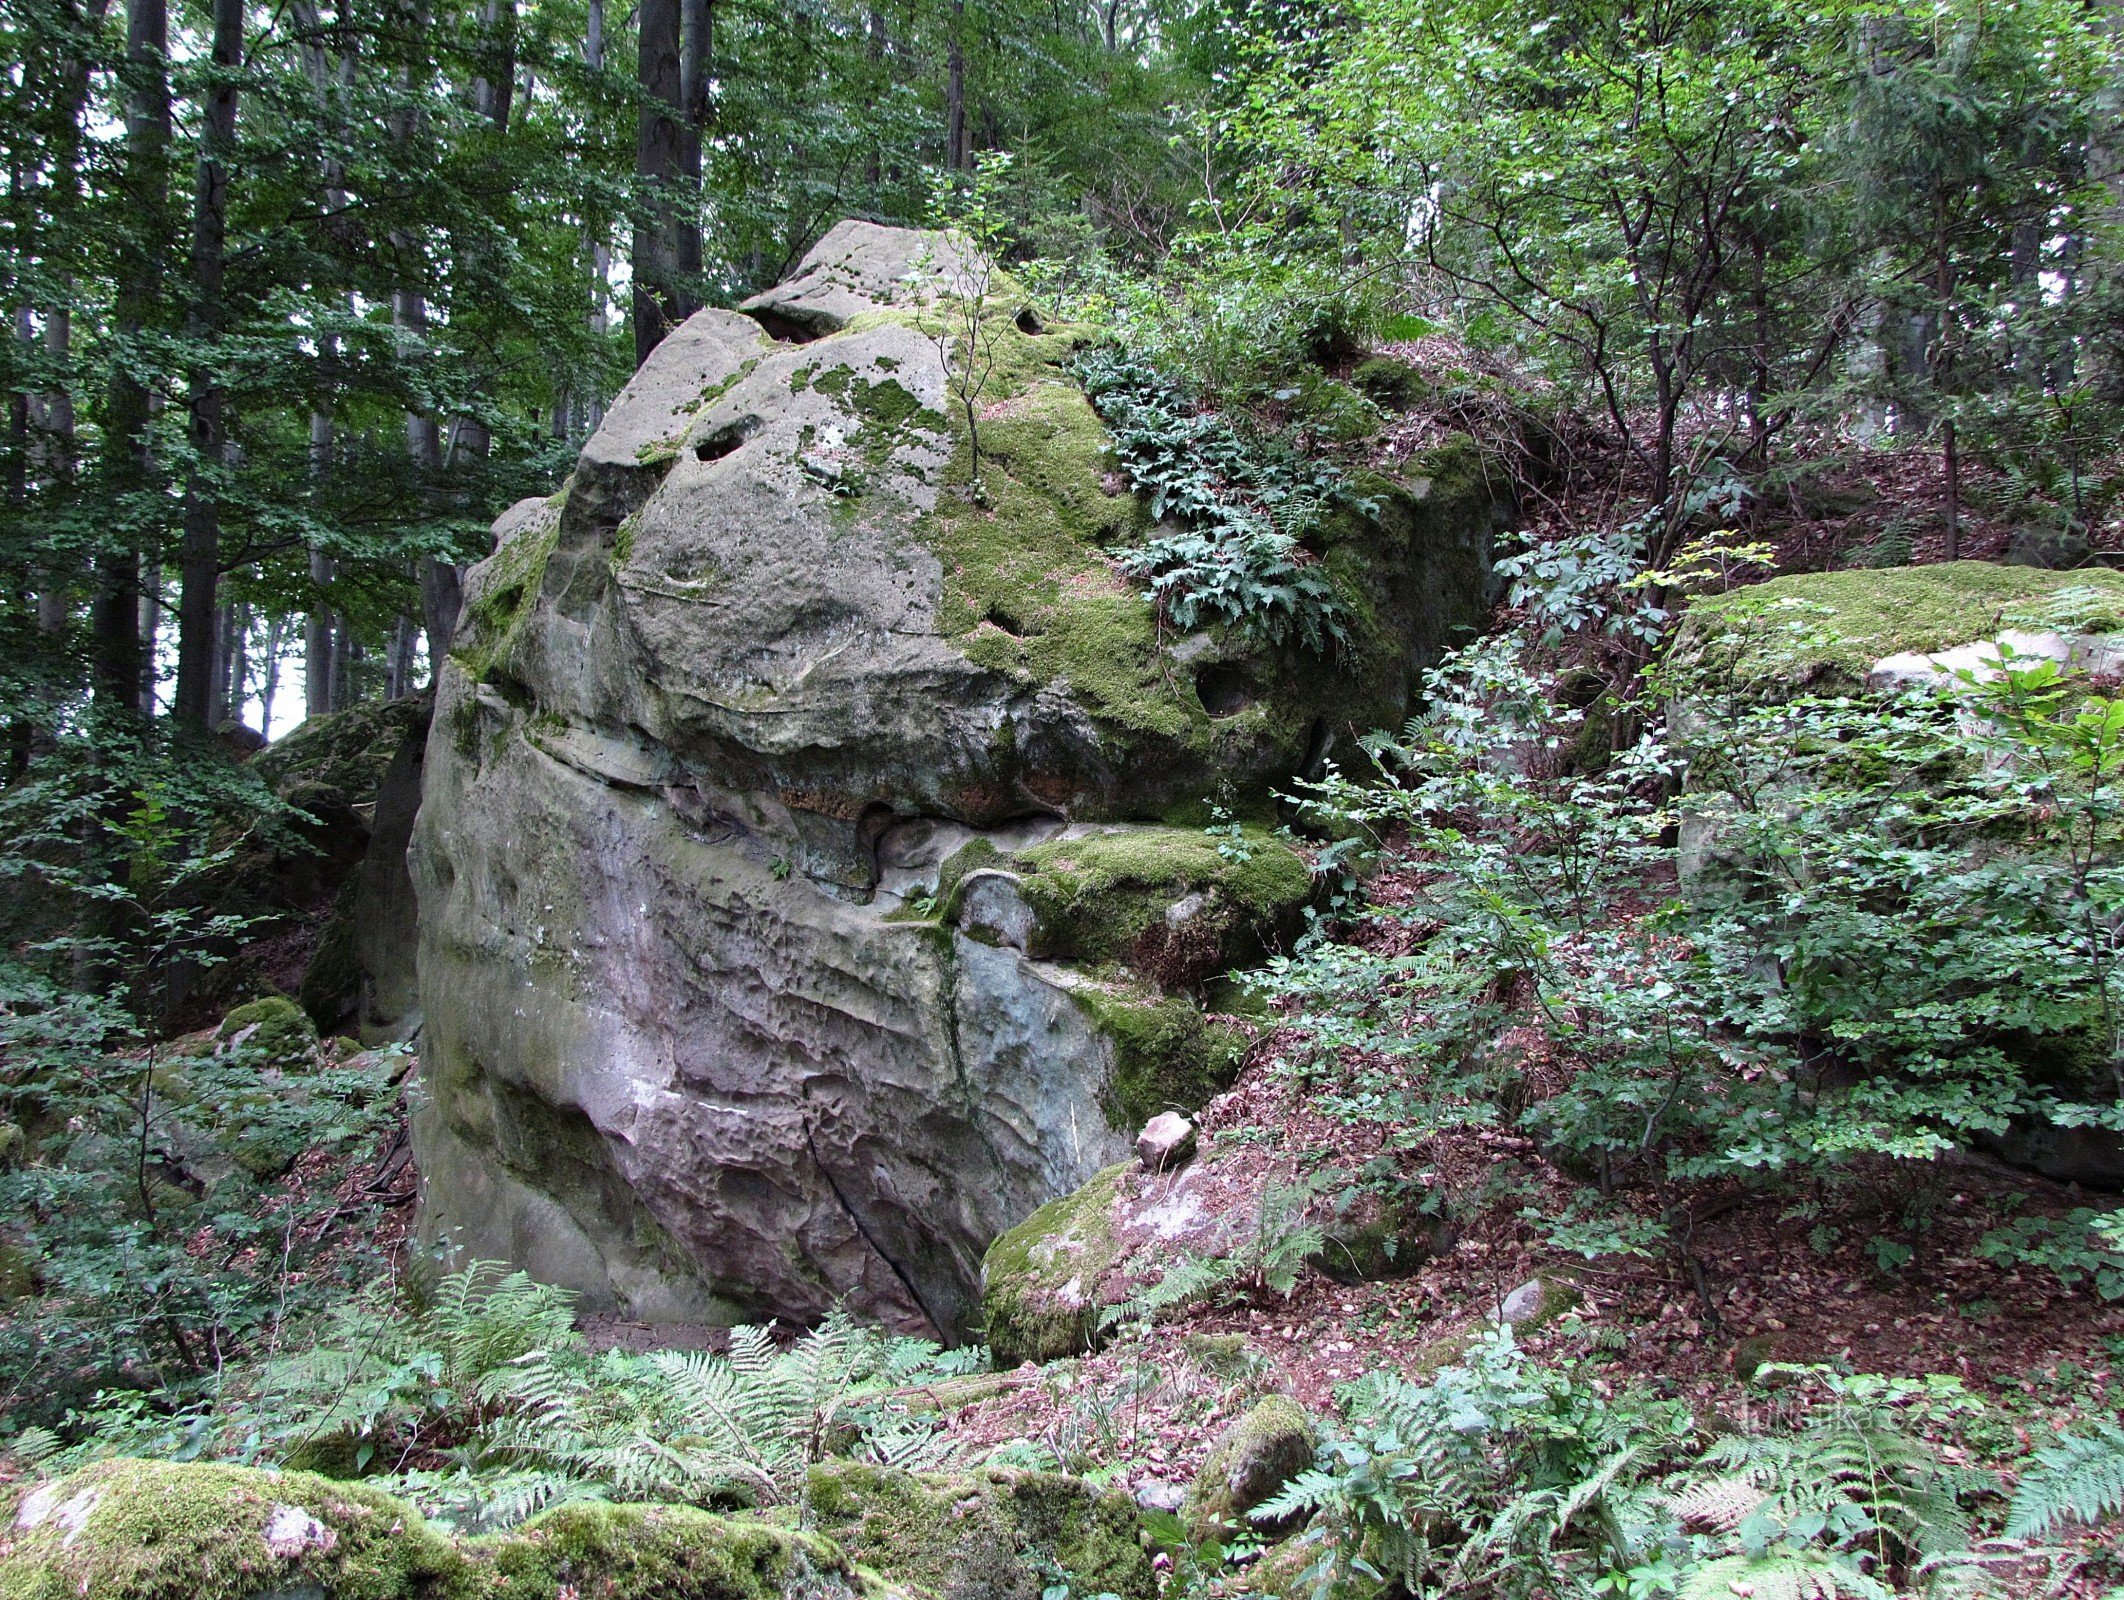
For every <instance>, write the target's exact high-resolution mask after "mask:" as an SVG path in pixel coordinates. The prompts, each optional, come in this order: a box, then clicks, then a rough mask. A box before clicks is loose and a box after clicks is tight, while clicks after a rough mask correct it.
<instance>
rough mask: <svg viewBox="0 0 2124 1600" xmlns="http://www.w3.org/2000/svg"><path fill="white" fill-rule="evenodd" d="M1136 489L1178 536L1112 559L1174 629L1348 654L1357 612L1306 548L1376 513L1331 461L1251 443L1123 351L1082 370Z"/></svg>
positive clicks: (1093, 356) (1094, 357) (1095, 354)
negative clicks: (1221, 631) (1211, 629)
mask: <svg viewBox="0 0 2124 1600" xmlns="http://www.w3.org/2000/svg"><path fill="white" fill-rule="evenodd" d="M1077 370H1078V375H1079V376H1080V377H1081V378H1082V379H1083V382H1084V388H1085V393H1086V394H1088V395H1089V396H1090V397H1091V401H1092V404H1093V405H1094V406H1095V407H1096V408H1097V409H1098V412H1099V415H1100V416H1101V417H1102V418H1103V419H1104V420H1105V422H1106V424H1107V426H1108V427H1110V428H1111V429H1112V430H1113V434H1114V453H1115V455H1116V457H1117V458H1118V459H1119V461H1120V463H1121V466H1122V468H1123V470H1124V471H1126V472H1127V473H1128V475H1129V479H1130V481H1131V482H1132V483H1133V485H1134V486H1135V487H1136V488H1137V489H1138V490H1140V491H1141V492H1143V493H1145V494H1147V495H1149V496H1150V503H1151V504H1150V509H1151V515H1152V516H1153V517H1155V518H1158V519H1160V520H1161V521H1164V522H1168V523H1170V524H1171V525H1172V526H1171V531H1168V532H1164V533H1161V534H1160V535H1159V536H1158V537H1156V538H1154V539H1151V540H1149V541H1148V542H1146V543H1145V544H1143V545H1141V546H1139V547H1135V548H1131V549H1124V550H1117V551H1115V552H1114V557H1115V559H1116V560H1117V561H1118V562H1119V563H1120V565H1121V568H1122V570H1123V571H1125V572H1127V573H1128V574H1129V575H1130V576H1131V577H1135V578H1141V579H1144V580H1146V581H1147V582H1148V584H1149V598H1150V600H1151V601H1152V603H1153V604H1155V605H1156V606H1157V608H1158V613H1159V615H1160V616H1161V617H1162V618H1164V619H1165V621H1167V622H1169V623H1170V624H1172V625H1173V626H1174V627H1176V628H1180V629H1183V630H1184V629H1190V628H1194V627H1197V626H1200V625H1202V624H1204V623H1210V622H1221V623H1225V624H1227V625H1229V626H1233V627H1237V628H1241V629H1244V630H1246V631H1247V632H1250V633H1253V634H1255V635H1256V636H1258V637H1260V638H1263V639H1265V640H1267V641H1268V642H1269V643H1271V644H1283V643H1285V642H1286V641H1289V640H1293V639H1295V640H1297V641H1298V642H1299V643H1301V644H1303V645H1304V646H1305V648H1306V649H1308V650H1310V651H1312V652H1313V653H1314V654H1316V655H1326V654H1328V653H1329V652H1330V651H1334V650H1340V649H1343V648H1345V647H1347V646H1348V644H1349V642H1350V636H1349V610H1348V607H1347V605H1346V604H1345V603H1344V602H1343V600H1342V599H1341V597H1340V596H1339V595H1338V594H1337V593H1336V592H1335V585H1334V583H1333V581H1332V580H1331V579H1330V578H1329V577H1328V575H1327V572H1326V570H1325V569H1324V568H1323V567H1321V566H1320V565H1319V563H1318V562H1317V561H1316V560H1315V559H1314V557H1313V555H1312V553H1311V552H1310V551H1309V550H1307V549H1306V548H1305V545H1304V542H1303V541H1304V540H1305V538H1306V537H1307V536H1309V535H1310V534H1312V533H1313V532H1314V531H1315V530H1316V529H1318V528H1319V527H1320V526H1321V525H1322V524H1323V523H1324V522H1325V521H1326V519H1327V518H1328V516H1329V515H1330V514H1332V513H1333V512H1334V511H1335V510H1337V509H1338V508H1343V507H1347V508H1350V509H1352V510H1356V511H1359V512H1361V513H1363V514H1366V515H1369V514H1372V513H1373V512H1375V511H1376V509H1377V508H1376V506H1375V504H1374V503H1373V502H1371V501H1369V500H1365V499H1361V498H1360V497H1358V496H1356V495H1353V494H1352V493H1350V491H1349V489H1348V487H1347V485H1346V484H1345V483H1344V480H1343V478H1342V475H1341V474H1340V473H1339V472H1337V471H1336V470H1335V469H1334V468H1333V467H1332V466H1330V465H1328V464H1327V463H1324V462H1307V461H1304V460H1302V459H1301V458H1299V457H1298V456H1297V455H1296V454H1295V453H1293V452H1291V451H1289V450H1287V449H1286V450H1280V451H1279V450H1276V449H1272V448H1264V447H1263V446H1261V445H1260V444H1257V443H1255V442H1253V441H1250V440H1248V439H1246V438H1244V437H1242V436H1241V434H1240V433H1239V432H1238V431H1237V430H1236V429H1235V428H1234V427H1233V426H1232V424H1231V423H1230V421H1228V420H1227V419H1226V418H1225V417H1224V416H1222V415H1221V414H1219V413H1217V412H1214V411H1212V412H1204V411H1202V410H1200V409H1199V408H1198V407H1197V406H1196V405H1195V404H1194V402H1193V400H1192V399H1191V397H1190V396H1188V395H1187V394H1186V393H1185V392H1184V391H1183V390H1182V389H1180V388H1179V387H1178V386H1177V385H1175V384H1173V383H1171V382H1169V381H1168V380H1167V379H1166V378H1164V377H1163V376H1161V375H1160V374H1159V373H1158V372H1156V371H1154V370H1153V369H1152V368H1150V367H1148V366H1146V365H1144V364H1143V363H1141V362H1139V361H1134V360H1131V359H1130V358H1129V357H1127V356H1125V355H1122V354H1121V353H1119V352H1117V351H1114V350H1095V351H1092V352H1090V353H1088V354H1086V355H1085V356H1083V357H1082V358H1081V359H1080V360H1079V362H1078V369H1077Z"/></svg>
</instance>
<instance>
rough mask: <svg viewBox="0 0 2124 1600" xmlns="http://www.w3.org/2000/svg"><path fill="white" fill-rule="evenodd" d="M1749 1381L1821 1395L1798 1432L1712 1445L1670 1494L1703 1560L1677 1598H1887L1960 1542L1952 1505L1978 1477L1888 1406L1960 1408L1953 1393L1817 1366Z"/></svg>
mask: <svg viewBox="0 0 2124 1600" xmlns="http://www.w3.org/2000/svg"><path fill="white" fill-rule="evenodd" d="M1761 1375H1762V1376H1779V1377H1789V1378H1794V1379H1797V1380H1799V1381H1801V1382H1803V1383H1805V1384H1807V1385H1809V1386H1810V1387H1811V1388H1813V1389H1815V1390H1818V1391H1819V1393H1820V1395H1821V1399H1820V1401H1819V1403H1817V1404H1815V1405H1813V1406H1812V1407H1811V1408H1810V1409H1809V1410H1808V1412H1807V1413H1806V1415H1805V1417H1804V1420H1803V1421H1802V1422H1801V1423H1800V1425H1799V1426H1797V1427H1794V1428H1790V1429H1784V1430H1779V1431H1770V1432H1760V1433H1743V1434H1735V1435H1731V1436H1729V1437H1727V1438H1724V1439H1721V1440H1719V1441H1718V1442H1717V1443H1716V1444H1714V1445H1713V1446H1712V1447H1711V1448H1710V1449H1709V1450H1707V1451H1705V1452H1704V1454H1703V1457H1702V1458H1701V1460H1700V1461H1699V1463H1698V1465H1697V1469H1696V1473H1695V1475H1694V1477H1693V1481H1691V1482H1690V1483H1688V1484H1687V1485H1686V1486H1685V1487H1684V1488H1683V1489H1682V1490H1680V1491H1679V1492H1678V1493H1676V1494H1674V1495H1673V1496H1671V1497H1670V1499H1669V1501H1668V1505H1669V1508H1670V1509H1671V1510H1672V1511H1673V1513H1674V1514H1675V1516H1676V1517H1677V1519H1678V1520H1679V1521H1680V1523H1681V1525H1682V1526H1683V1528H1684V1529H1686V1530H1688V1531H1689V1532H1691V1533H1693V1534H1695V1535H1696V1536H1697V1538H1698V1542H1699V1543H1700V1544H1702V1545H1706V1546H1708V1550H1707V1553H1709V1554H1711V1555H1713V1556H1714V1557H1715V1559H1713V1560H1711V1561H1709V1562H1707V1563H1706V1564H1705V1565H1704V1566H1702V1567H1700V1568H1699V1569H1698V1570H1697V1571H1696V1572H1695V1573H1694V1574H1692V1575H1691V1577H1690V1579H1689V1582H1688V1583H1687V1584H1686V1585H1685V1586H1684V1589H1683V1594H1684V1596H1685V1597H1688V1600H1710V1597H1714V1596H1717V1597H1723V1596H1726V1595H1730V1594H1732V1593H1734V1592H1736V1591H1735V1590H1734V1588H1733V1585H1735V1584H1741V1585H1745V1586H1748V1587H1749V1588H1751V1589H1752V1590H1753V1592H1754V1593H1755V1594H1756V1595H1758V1596H1761V1597H1765V1600H1767V1597H1769V1596H1772V1595H1780V1596H1790V1597H1793V1600H1817V1597H1819V1600H1835V1597H1837V1596H1850V1597H1853V1600H1875V1597H1880V1600H1887V1597H1888V1596H1889V1595H1891V1594H1892V1593H1893V1589H1892V1588H1891V1586H1890V1584H1889V1582H1888V1581H1887V1580H1889V1579H1891V1578H1894V1577H1896V1576H1898V1575H1908V1574H1912V1573H1914V1572H1916V1571H1918V1570H1919V1569H1920V1568H1921V1567H1922V1566H1924V1565H1925V1564H1926V1563H1928V1562H1938V1561H1940V1560H1941V1559H1943V1558H1947V1557H1951V1556H1953V1555H1955V1554H1957V1553H1959V1552H1961V1551H1964V1550H1966V1549H1967V1548H1968V1545H1969V1517H1968V1515H1967V1513H1966V1512H1964V1510H1963V1509H1962V1501H1963V1499H1964V1498H1965V1497H1966V1496H1968V1495H1971V1494H1974V1493H1978V1492H1981V1491H1984V1490H1986V1489H1989V1488H1991V1487H1992V1480H1991V1478H1990V1477H1989V1475H1988V1474H1985V1473H1981V1472H1977V1471H1974V1470H1972V1469H1968V1468H1961V1467H1955V1466H1951V1465H1949V1464H1948V1463H1946V1462H1944V1461H1942V1460H1941V1459H1940V1458H1939V1457H1938V1456H1937V1455H1936V1454H1935V1453H1934V1452H1933V1450H1932V1449H1931V1447H1930V1446H1929V1445H1927V1444H1926V1443H1925V1442H1924V1440H1922V1439H1920V1438H1918V1437H1916V1436H1915V1435H1913V1434H1911V1433H1910V1432H1909V1431H1908V1430H1907V1429H1906V1428H1905V1427H1904V1426H1903V1423H1902V1420H1901V1417H1900V1415H1899V1411H1898V1407H1899V1406H1901V1405H1902V1404H1904V1403H1906V1402H1917V1401H1920V1400H1925V1401H1929V1402H1930V1403H1932V1404H1933V1405H1934V1406H1935V1407H1938V1406H1945V1407H1946V1408H1947V1409H1949V1410H1952V1409H1956V1408H1958V1407H1963V1408H1966V1405H1967V1401H1966V1398H1964V1397H1961V1396H1959V1394H1958V1393H1957V1392H1941V1391H1938V1390H1937V1384H1936V1383H1935V1385H1934V1386H1933V1387H1928V1386H1927V1385H1925V1384H1921V1383H1918V1382H1916V1381H1914V1380H1907V1379H1884V1378H1878V1377H1873V1376H1870V1375H1864V1374H1861V1375H1858V1376H1846V1375H1844V1374H1841V1373H1837V1372H1834V1371H1832V1370H1829V1369H1825V1368H1817V1367H1794V1366H1787V1365H1783V1364H1773V1365H1770V1366H1766V1367H1764V1368H1763V1369H1762V1371H1761Z"/></svg>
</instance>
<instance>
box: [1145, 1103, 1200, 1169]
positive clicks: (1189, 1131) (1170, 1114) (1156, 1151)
mask: <svg viewBox="0 0 2124 1600" xmlns="http://www.w3.org/2000/svg"><path fill="white" fill-rule="evenodd" d="M1194 1153H1195V1125H1194V1124H1193V1123H1192V1122H1190V1121H1188V1120H1187V1118H1185V1117H1183V1116H1181V1115H1180V1113H1179V1112H1177V1111H1161V1112H1159V1113H1158V1114H1157V1115H1156V1116H1155V1117H1152V1118H1151V1119H1150V1121H1148V1122H1146V1123H1145V1124H1144V1125H1143V1131H1142V1132H1141V1133H1139V1134H1137V1135H1136V1160H1137V1161H1138V1162H1140V1163H1141V1164H1142V1167H1143V1170H1144V1171H1145V1172H1168V1171H1170V1170H1171V1169H1173V1168H1174V1167H1177V1166H1179V1165H1180V1164H1181V1163H1182V1162H1184V1161H1186V1160H1187V1158H1188V1157H1189V1156H1191V1155H1193V1154H1194Z"/></svg>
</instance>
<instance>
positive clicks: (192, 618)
mask: <svg viewBox="0 0 2124 1600" xmlns="http://www.w3.org/2000/svg"><path fill="white" fill-rule="evenodd" d="M243 9H244V8H243V0H214V41H213V65H214V69H215V75H214V78H213V81H212V82H211V84H210V85H209V87H208V89H207V97H206V108H205V110H206V114H205V116H204V118H203V119H202V122H201V128H200V144H199V179H198V183H197V186H196V188H195V191H194V198H193V206H192V310H191V316H190V318H189V321H190V332H191V335H192V338H193V339H194V340H195V341H199V342H201V343H204V344H206V345H208V346H209V347H210V348H211V347H212V345H213V343H214V342H215V341H217V340H218V339H219V338H220V337H221V332H222V325H223V322H224V321H225V316H224V309H225V308H224V306H223V304H222V300H223V288H224V285H225V282H226V279H227V273H228V216H229V161H230V159H231V157H232V156H233V154H234V152H235V145H236V76H235V75H236V73H237V72H238V71H240V70H241V69H242V66H243ZM191 442H192V455H193V462H194V467H193V472H192V475H191V481H190V482H189V483H187V484H186V486H185V497H184V499H185V504H184V554H183V557H182V566H181V572H180V577H179V590H178V602H177V693H176V698H175V701H174V702H173V704H172V706H171V711H172V713H173V714H174V715H175V717H176V719H177V721H178V722H179V723H180V724H183V725H186V726H189V727H191V728H193V729H194V730H199V729H204V728H207V727H210V726H211V725H212V723H211V721H210V719H209V716H208V706H207V701H208V698H209V695H208V688H207V683H208V676H209V674H210V673H211V671H212V670H213V632H212V630H213V625H214V597H215V594H216V592H217V590H218V588H219V586H220V583H221V504H220V499H219V493H218V489H217V487H216V485H215V483H214V481H213V478H212V476H211V475H212V474H213V473H215V472H217V471H218V470H219V469H220V467H221V465H222V461H223V454H224V451H225V448H226V446H227V443H228V428H227V415H226V405H225V398H224V396H223V393H222V388H221V377H220V374H219V372H217V371H216V370H215V368H214V366H213V365H212V358H211V357H210V358H209V360H208V362H206V363H202V364H201V365H199V366H196V367H195V368H194V369H193V372H192V416H191Z"/></svg>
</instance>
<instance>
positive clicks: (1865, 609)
mask: <svg viewBox="0 0 2124 1600" xmlns="http://www.w3.org/2000/svg"><path fill="white" fill-rule="evenodd" d="M2002 628H2011V629H2021V630H2036V631H2056V632H2059V633H2065V634H2097V633H2114V632H2119V631H2124V572H2112V571H2110V570H2108V569H2107V568H2087V569H2083V570H2080V571H2076V572H2048V571H2043V570H2040V569H2038V568H2033V567H2002V566H1993V565H1991V564H1990V563H1988V562H1982V561H1954V562H1945V563H1940V564H1937V565H1933V566H1920V567H1887V568H1878V569H1867V570H1855V571H1849V572H1810V573H1800V574H1795V575H1793V576H1790V577H1784V578H1774V579H1772V580H1770V581H1769V582H1768V583H1760V584H1754V585H1751V586H1750V587H1748V588H1745V589H1739V590H1735V591H1734V592H1732V593H1731V594H1725V595H1717V596H1712V597H1709V598H1706V599H1701V600H1698V601H1696V602H1695V603H1694V604H1692V605H1691V606H1690V608H1689V610H1688V612H1687V613H1686V615H1685V616H1684V617H1683V620H1682V623H1681V626H1680V629H1679V630H1678V632H1677V634H1676V636H1675V642H1674V645H1673V647H1672V651H1673V656H1674V659H1676V660H1677V661H1682V662H1686V661H1690V660H1707V661H1709V662H1710V663H1712V664H1714V665H1715V666H1716V667H1717V669H1718V670H1720V671H1721V672H1725V671H1730V672H1731V674H1732V676H1733V677H1734V678H1735V679H1737V680H1738V681H1739V683H1740V684H1741V685H1743V686H1744V687H1750V688H1755V689H1758V690H1761V691H1763V692H1766V693H1772V694H1777V693H1790V692H1793V691H1795V690H1800V689H1804V690H1807V691H1809V692H1812V693H1820V694H1838V693H1851V692H1856V691H1858V690H1860V689H1863V688H1864V687H1865V683H1866V675H1867V673H1868V672H1869V671H1871V670H1872V668H1873V665H1874V663H1875V662H1877V661H1880V660H1882V659H1884V658H1885V657H1888V656H1893V655H1901V654H1904V653H1906V652H1913V651H1915V652H1931V651H1938V650H1947V649H1951V648H1953V647H1954V646H1956V645H1963V644H1969V643H1972V642H1974V641H1977V640H1982V639H1990V638H1992V637H1994V636H1995V635H1997V633H1998V632H1999V631H2000V630H2001V629H2002Z"/></svg>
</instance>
